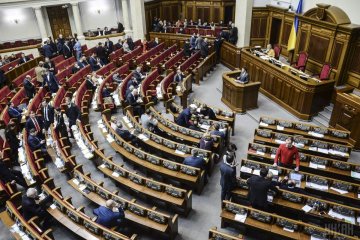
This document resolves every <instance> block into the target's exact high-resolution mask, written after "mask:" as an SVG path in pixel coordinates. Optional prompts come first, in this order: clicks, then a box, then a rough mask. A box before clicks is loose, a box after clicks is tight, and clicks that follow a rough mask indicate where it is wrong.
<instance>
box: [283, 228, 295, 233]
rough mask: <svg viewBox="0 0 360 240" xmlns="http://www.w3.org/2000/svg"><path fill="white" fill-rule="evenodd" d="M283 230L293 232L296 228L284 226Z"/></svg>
mask: <svg viewBox="0 0 360 240" xmlns="http://www.w3.org/2000/svg"><path fill="white" fill-rule="evenodd" d="M283 230H284V231H287V232H292V233H293V232H294V229H290V228H286V227H284V228H283Z"/></svg>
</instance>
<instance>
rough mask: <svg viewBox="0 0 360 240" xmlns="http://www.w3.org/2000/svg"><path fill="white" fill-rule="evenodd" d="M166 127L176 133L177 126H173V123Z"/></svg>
mask: <svg viewBox="0 0 360 240" xmlns="http://www.w3.org/2000/svg"><path fill="white" fill-rule="evenodd" d="M168 127H169V128H170V129H171V130H173V131H175V132H177V131H178V126H177V125H175V124H173V123H169V124H168Z"/></svg>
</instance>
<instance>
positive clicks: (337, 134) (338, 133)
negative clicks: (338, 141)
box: [330, 130, 349, 139]
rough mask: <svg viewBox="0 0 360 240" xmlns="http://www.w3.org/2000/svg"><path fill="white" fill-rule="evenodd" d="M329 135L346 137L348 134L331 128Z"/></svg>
mask: <svg viewBox="0 0 360 240" xmlns="http://www.w3.org/2000/svg"><path fill="white" fill-rule="evenodd" d="M330 134H331V136H333V137H337V138H344V139H346V138H348V137H349V134H348V133H347V132H341V131H337V130H331V131H330Z"/></svg>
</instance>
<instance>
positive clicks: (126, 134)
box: [115, 122, 140, 147]
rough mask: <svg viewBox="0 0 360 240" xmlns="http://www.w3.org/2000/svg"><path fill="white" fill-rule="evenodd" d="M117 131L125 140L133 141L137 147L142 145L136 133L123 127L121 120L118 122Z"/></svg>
mask: <svg viewBox="0 0 360 240" xmlns="http://www.w3.org/2000/svg"><path fill="white" fill-rule="evenodd" d="M115 131H116V133H117V134H119V136H120V137H121V138H122V139H124V140H125V141H127V142H131V144H133V145H134V146H137V147H138V146H139V145H140V141H139V140H138V138H137V137H136V136H135V135H133V134H131V133H130V131H129V130H126V129H123V125H122V124H121V122H116V129H115Z"/></svg>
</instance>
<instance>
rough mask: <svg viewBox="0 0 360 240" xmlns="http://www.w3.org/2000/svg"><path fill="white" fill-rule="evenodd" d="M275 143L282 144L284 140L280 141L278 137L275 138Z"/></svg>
mask: <svg viewBox="0 0 360 240" xmlns="http://www.w3.org/2000/svg"><path fill="white" fill-rule="evenodd" d="M275 143H278V144H283V143H285V141H282V140H280V139H275Z"/></svg>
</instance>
